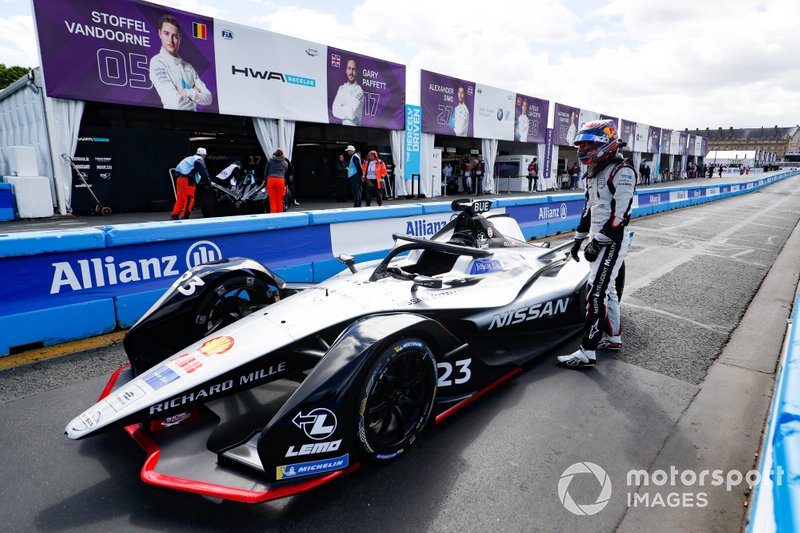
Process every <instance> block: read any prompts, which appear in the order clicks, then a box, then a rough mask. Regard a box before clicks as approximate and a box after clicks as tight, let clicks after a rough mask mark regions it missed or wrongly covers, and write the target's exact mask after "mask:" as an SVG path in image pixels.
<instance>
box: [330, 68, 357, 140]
mask: <svg viewBox="0 0 800 533" xmlns="http://www.w3.org/2000/svg"><path fill="white" fill-rule="evenodd" d="M357 68H358V66H357V65H356V60H355V59H348V60H347V66H346V68H345V75H346V76H347V81H346V82H344V83H343V84H342V85H341V86H340V87H339V90H338V91H336V98H334V99H333V105H332V106H331V113H332V114H333V116H334V117H336V118H338V119H339V120H341V121H342V125H343V126H360V125H361V115H362V114H363V112H364V90H363V89H362V88H361V86H360V85H359V84H357V83H356V70H357Z"/></svg>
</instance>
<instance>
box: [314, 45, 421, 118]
mask: <svg viewBox="0 0 800 533" xmlns="http://www.w3.org/2000/svg"><path fill="white" fill-rule="evenodd" d="M326 63H327V98H328V121H329V122H330V123H331V124H342V125H345V126H366V127H370V128H384V129H389V130H402V129H403V127H404V125H405V103H406V67H405V65H401V64H399V63H392V62H390V61H383V60H381V59H375V58H374V57H369V56H365V55H361V54H356V53H353V52H348V51H346V50H340V49H338V48H331V47H328V53H327V59H326Z"/></svg>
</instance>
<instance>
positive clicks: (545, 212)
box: [539, 203, 567, 220]
mask: <svg viewBox="0 0 800 533" xmlns="http://www.w3.org/2000/svg"><path fill="white" fill-rule="evenodd" d="M549 218H560V219H562V220H563V219H565V218H567V204H565V203H562V204H561V205H560V206H558V207H549V206H544V207H540V208H539V220H545V219H549Z"/></svg>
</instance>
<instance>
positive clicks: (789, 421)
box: [748, 292, 800, 533]
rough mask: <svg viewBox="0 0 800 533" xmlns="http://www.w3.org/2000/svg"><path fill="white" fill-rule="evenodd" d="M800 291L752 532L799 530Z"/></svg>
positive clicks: (778, 386)
mask: <svg viewBox="0 0 800 533" xmlns="http://www.w3.org/2000/svg"><path fill="white" fill-rule="evenodd" d="M798 305H800V292H798V293H797V294H796V295H795V300H794V308H793V311H792V322H791V324H790V326H789V328H788V335H787V337H786V341H785V343H784V353H783V357H782V358H781V363H780V366H779V369H778V376H777V378H776V381H775V392H774V394H773V396H772V409H771V412H770V417H769V421H768V422H767V429H766V431H765V438H764V446H763V449H762V452H761V466H760V469H759V473H760V476H759V478H760V483H759V485H758V486H757V488H756V492H755V494H754V497H753V508H752V511H751V513H750V524H749V526H748V532H749V533H767V532H773V531H778V532H781V531H800V324H798V321H800V311H799V310H798Z"/></svg>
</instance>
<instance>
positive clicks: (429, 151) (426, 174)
mask: <svg viewBox="0 0 800 533" xmlns="http://www.w3.org/2000/svg"><path fill="white" fill-rule="evenodd" d="M435 138H436V136H435V135H434V134H433V133H423V134H421V135H420V141H419V144H420V146H419V157H420V163H419V166H420V169H419V174H420V176H419V183H418V184H417V185H416V186H415V189H414V192H415V193H416V194H425V193H427V194H430V191H431V187H432V185H433V145H434V141H435ZM406 186H408V187H409V191H408V192H409V193H410V192H411V189H410V187H411V182H410V181H409V182H408V183H406Z"/></svg>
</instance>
